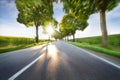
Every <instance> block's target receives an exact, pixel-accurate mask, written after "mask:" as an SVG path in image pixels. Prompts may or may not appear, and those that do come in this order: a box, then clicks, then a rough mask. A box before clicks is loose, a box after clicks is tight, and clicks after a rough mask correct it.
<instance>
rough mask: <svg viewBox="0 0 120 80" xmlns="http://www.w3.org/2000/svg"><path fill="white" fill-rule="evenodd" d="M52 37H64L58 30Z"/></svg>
mask: <svg viewBox="0 0 120 80" xmlns="http://www.w3.org/2000/svg"><path fill="white" fill-rule="evenodd" d="M52 37H54V38H55V39H56V40H57V39H62V36H61V33H60V32H59V31H57V30H55V31H54V33H53V34H52Z"/></svg>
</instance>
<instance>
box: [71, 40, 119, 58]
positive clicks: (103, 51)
mask: <svg viewBox="0 0 120 80" xmlns="http://www.w3.org/2000/svg"><path fill="white" fill-rule="evenodd" d="M70 43H71V44H73V45H75V46H78V47H82V48H87V49H90V50H94V51H98V52H102V53H105V54H109V55H113V56H116V57H120V51H113V50H110V49H107V48H103V47H100V46H94V45H88V44H83V43H78V42H70Z"/></svg>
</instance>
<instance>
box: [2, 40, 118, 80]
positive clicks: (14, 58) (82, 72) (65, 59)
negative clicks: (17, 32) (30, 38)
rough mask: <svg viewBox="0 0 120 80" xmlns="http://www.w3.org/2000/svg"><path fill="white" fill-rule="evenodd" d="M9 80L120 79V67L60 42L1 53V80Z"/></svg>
mask: <svg viewBox="0 0 120 80" xmlns="http://www.w3.org/2000/svg"><path fill="white" fill-rule="evenodd" d="M28 65H29V67H28ZM26 66H27V67H26ZM14 76H16V77H14ZM8 79H9V80H14V79H15V80H120V68H117V67H115V66H113V65H112V64H109V63H107V62H105V61H104V60H101V59H99V58H98V57H95V56H93V55H91V54H89V53H87V51H84V50H83V49H81V48H78V47H75V46H73V45H71V44H68V43H66V42H63V41H58V42H54V43H52V44H49V45H47V46H42V47H41V46H39V47H33V48H28V49H23V50H18V51H14V52H10V53H5V54H1V55H0V80H8Z"/></svg>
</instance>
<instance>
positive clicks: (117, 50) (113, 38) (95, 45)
mask: <svg viewBox="0 0 120 80" xmlns="http://www.w3.org/2000/svg"><path fill="white" fill-rule="evenodd" d="M108 39H109V45H108V48H103V47H102V46H101V44H102V38H101V37H100V36H97V37H87V38H77V39H76V42H70V43H71V44H74V45H76V46H79V47H83V48H87V49H91V50H94V51H98V52H102V53H106V54H110V55H113V56H117V57H120V34H116V35H109V38H108Z"/></svg>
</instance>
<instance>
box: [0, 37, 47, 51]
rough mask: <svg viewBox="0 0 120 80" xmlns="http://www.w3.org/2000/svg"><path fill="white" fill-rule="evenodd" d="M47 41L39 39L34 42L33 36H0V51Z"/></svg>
mask: <svg viewBox="0 0 120 80" xmlns="http://www.w3.org/2000/svg"><path fill="white" fill-rule="evenodd" d="M47 42H48V41H45V40H39V43H38V44H35V42H34V39H33V38H24V37H7V36H0V53H4V52H8V51H13V50H18V49H23V48H28V47H31V46H35V45H41V44H45V43H47Z"/></svg>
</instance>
